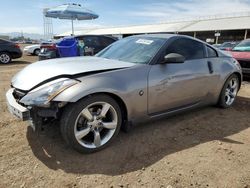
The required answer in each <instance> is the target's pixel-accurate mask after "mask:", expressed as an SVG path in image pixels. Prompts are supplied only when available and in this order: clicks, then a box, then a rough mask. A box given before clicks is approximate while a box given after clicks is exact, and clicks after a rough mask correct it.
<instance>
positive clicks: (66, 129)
mask: <svg viewBox="0 0 250 188" xmlns="http://www.w3.org/2000/svg"><path fill="white" fill-rule="evenodd" d="M121 123H122V114H121V109H120V107H119V105H118V104H117V102H116V101H115V100H114V99H113V98H111V97H110V96H108V95H93V96H90V97H86V98H83V99H82V100H80V101H78V102H76V103H72V104H69V106H67V107H66V109H65V110H64V112H63V114H62V118H61V133H62V136H63V138H64V140H65V141H66V142H67V143H68V144H69V145H70V146H71V147H72V148H74V149H75V150H77V151H78V152H81V153H92V152H96V151H99V150H101V149H103V148H105V147H107V146H108V145H109V144H110V143H111V142H112V140H113V139H114V138H115V137H116V136H117V134H118V133H119V130H120V127H121Z"/></svg>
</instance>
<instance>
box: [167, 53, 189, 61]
mask: <svg viewBox="0 0 250 188" xmlns="http://www.w3.org/2000/svg"><path fill="white" fill-rule="evenodd" d="M184 61H185V57H184V56H183V55H181V54H177V53H170V54H168V55H166V56H165V57H164V61H163V62H162V63H184Z"/></svg>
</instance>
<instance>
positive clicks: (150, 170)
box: [0, 56, 250, 188]
mask: <svg viewBox="0 0 250 188" xmlns="http://www.w3.org/2000/svg"><path fill="white" fill-rule="evenodd" d="M36 60H37V57H35V56H24V57H23V58H21V59H18V60H15V61H14V62H13V63H11V64H9V65H0V88H1V90H0V116H1V118H0V187H1V188H2V187H3V188H5V187H21V188H23V187H168V188H171V187H173V188H174V187H213V188H214V187H232V188H237V187H244V188H247V187H248V188H250V113H249V111H250V83H249V82H247V81H245V82H244V83H243V85H242V88H241V90H240V93H239V96H238V98H237V101H236V103H235V104H234V106H233V107H232V108H229V109H219V108H215V107H206V108H202V109H199V110H196V111H191V112H188V113H184V114H181V115H178V116H175V117H171V118H168V119H162V120H160V121H155V122H150V123H147V124H145V125H138V126H136V127H134V129H133V130H132V132H131V133H129V134H126V133H123V132H121V133H120V134H119V136H118V138H117V139H116V140H115V142H113V144H112V145H111V146H110V147H108V148H107V149H105V150H103V151H100V152H98V153H94V154H89V155H83V154H79V153H77V152H75V151H73V150H71V149H70V148H68V147H67V146H66V145H65V143H64V142H63V140H62V138H61V136H60V132H59V129H58V127H56V126H51V127H50V128H49V131H48V132H47V134H45V135H41V136H39V137H38V136H36V135H34V133H33V132H32V130H31V128H30V127H28V126H27V123H26V122H21V121H20V120H18V119H16V118H15V117H13V116H12V115H10V114H9V113H8V111H7V108H6V101H5V92H6V91H7V90H8V88H9V84H10V80H11V77H12V76H13V75H14V74H15V73H16V72H18V71H19V70H20V69H22V68H23V67H25V66H26V65H28V64H30V62H34V61H36Z"/></svg>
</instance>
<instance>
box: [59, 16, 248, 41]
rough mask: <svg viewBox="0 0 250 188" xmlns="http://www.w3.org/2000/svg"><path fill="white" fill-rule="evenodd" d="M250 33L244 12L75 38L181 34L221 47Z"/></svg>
mask: <svg viewBox="0 0 250 188" xmlns="http://www.w3.org/2000/svg"><path fill="white" fill-rule="evenodd" d="M248 30H250V12H243V13H237V14H229V15H228V14H227V15H214V16H206V17H199V18H196V19H186V20H179V21H171V22H166V23H158V24H148V25H133V26H122V27H109V28H97V29H88V30H85V29H82V30H77V31H75V35H113V36H121V37H126V36H129V35H134V34H145V33H147V34H149V33H179V34H186V35H190V36H194V37H197V38H200V39H201V40H205V41H209V40H210V42H212V43H213V42H216V43H217V42H219V43H220V42H224V41H232V40H235V41H237V40H243V39H246V38H247V37H248V36H249V35H248ZM215 33H216V34H215ZM70 34H71V33H70V32H66V33H62V34H60V35H57V36H55V37H62V36H68V35H70Z"/></svg>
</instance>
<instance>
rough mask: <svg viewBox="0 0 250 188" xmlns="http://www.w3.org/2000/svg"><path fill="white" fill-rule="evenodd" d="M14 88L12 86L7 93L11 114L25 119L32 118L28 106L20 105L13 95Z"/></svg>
mask: <svg viewBox="0 0 250 188" xmlns="http://www.w3.org/2000/svg"><path fill="white" fill-rule="evenodd" d="M13 92H14V89H13V88H11V89H9V90H8V91H7V93H6V99H7V106H8V109H9V111H10V113H11V114H13V115H15V116H16V117H18V118H19V119H21V120H23V121H27V120H30V111H29V109H28V108H26V107H24V106H22V105H20V104H19V103H18V102H17V101H16V99H15V98H14V96H13Z"/></svg>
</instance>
